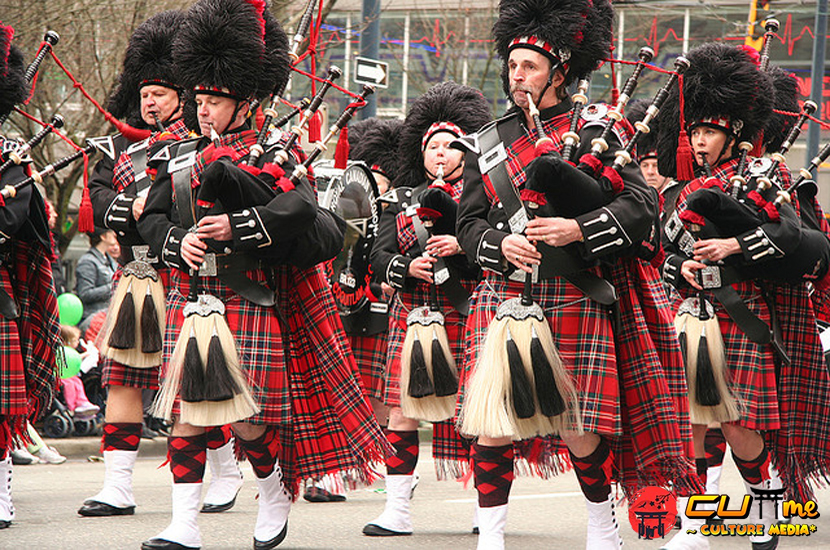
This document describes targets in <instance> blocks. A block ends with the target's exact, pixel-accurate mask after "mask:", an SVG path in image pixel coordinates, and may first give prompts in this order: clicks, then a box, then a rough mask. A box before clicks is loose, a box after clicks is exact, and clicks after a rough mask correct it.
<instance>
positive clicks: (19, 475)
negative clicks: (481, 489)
mask: <svg viewBox="0 0 830 550" xmlns="http://www.w3.org/2000/svg"><path fill="white" fill-rule="evenodd" d="M80 439H81V440H80V441H79V440H48V442H49V443H50V444H52V445H55V446H56V447H57V448H58V449H59V450H60V451H61V452H63V453H64V454H67V455H69V456H70V458H69V460H68V461H67V462H66V463H64V464H60V465H43V464H40V465H32V466H18V467H15V470H14V481H13V495H14V502H15V506H16V508H17V518H16V520H15V522H14V523H13V524H12V526H11V527H10V528H9V529H5V530H2V531H0V549H27V550H39V549H55V550H58V549H69V550H76V549H78V550H81V549H83V550H87V549H88V550H98V549H107V550H109V549H134V550H137V549H138V548H139V546H140V542H141V541H142V540H145V539H147V538H150V537H152V536H153V535H155V534H157V533H158V532H160V531H161V530H162V529H163V528H164V527H165V526H166V525H167V523H168V521H169V519H170V473H169V469H168V467H167V466H164V467H161V464H162V461H163V460H164V458H163V454H164V448H165V447H164V440H163V439H162V438H159V439H157V440H155V441H147V440H142V443H141V445H142V447H141V448H142V451H141V454H142V456H141V457H140V458H139V460H138V462H137V464H136V469H135V483H134V485H135V494H136V500H137V501H138V504H139V506H138V508H137V509H136V514H135V515H134V516H126V517H117V518H82V517H80V516H78V515H77V514H76V511H77V509H78V507H79V506H80V505H81V503H82V501H83V500H84V499H85V498H88V497H90V496H92V495H94V494H95V493H97V492H98V490H99V488H100V485H101V483H102V480H103V475H104V466H103V464H102V463H101V462H90V461H88V460H87V459H86V456H88V455H94V454H97V448H98V441H97V440H96V439H94V438H80ZM724 470H725V471H724V476H723V482H722V487H723V488H724V489H725V490H726V492H728V493H729V494H730V495H732V497H733V501H734V499H736V498H738V497H739V496H740V495H742V494H743V486H742V484H741V482H740V479H739V476H738V472H737V470H736V469H735V467H734V465H733V464H732V463H731V461H728V462H727V465H726V467H725V469H724ZM243 471H244V472H245V485H244V487H243V488H242V491H241V493H240V495H239V498H238V499H237V504H236V506H235V507H234V508H233V509H232V510H230V511H229V512H225V513H223V514H210V515H206V514H202V515H201V516H200V518H199V524H200V527H201V530H202V539H203V545H204V546H203V548H205V549H217V550H219V549H246V548H251V547H252V535H253V526H254V522H255V520H256V510H257V503H256V499H255V497H256V484H255V482H254V477H253V473H252V471H251V469H250V467H249V466H248V465H247V464H245V465H243ZM418 471H419V472H420V474H421V483H420V485H419V486H418V489H417V491H416V493H415V497H414V499H413V501H412V513H413V519H414V524H415V534H414V535H413V536H410V537H396V538H393V539H390V538H369V537H365V536H363V535H362V534H361V529H362V527H363V525H364V524H365V523H366V522H368V521H370V520H372V519H374V518H375V517H376V516H377V515H379V514H380V512H381V511H382V509H383V504H384V500H385V497H384V495H382V494H380V493H378V492H376V491H374V490H373V489H377V488H380V487H383V482H382V481H381V482H378V483H376V484H375V486H374V487H373V488H371V489H366V488H362V489H358V490H356V491H353V492H350V493H349V495H348V500H347V501H346V502H343V503H322V504H321V503H318V504H311V503H308V502H305V501H303V500H302V499H301V500H299V501H298V502H297V503H296V504H295V505H294V507H293V509H292V511H291V516H290V520H289V530H288V537H287V538H286V540H285V541H284V542H283V544H282V545H280V549H282V548H292V549H311V548H315V549H318V548H332V549H334V548H336V549H358V548H361V549H362V548H370V549H393V550H398V549H400V550H410V549H412V550H415V549H417V550H424V549H425V548H430V549H444V548H446V549H453V550H456V549H458V550H461V549H471V550H472V549H474V548H475V545H476V536H475V535H473V534H471V526H472V516H473V507H474V500H473V499H474V498H475V492H474V491H473V489H472V488H469V489H465V488H464V487H463V485H462V484H461V483H457V482H453V481H444V482H437V481H436V480H435V475H434V473H433V462H432V460H431V458H430V448H429V446H428V445H426V444H423V443H422V445H421V460H420V462H419V465H418ZM827 503H830V490H827V489H824V490H820V491H819V493H818V506H819V511H820V512H823V513H822V515H821V517H819V518H818V519H817V520H815V521H814V522H811V523H815V524H816V525H817V526H818V529H817V531H816V532H815V533H813V534H811V535H810V536H808V537H805V536H801V537H790V538H782V542H781V544H780V546H779V548H782V549H802V548H803V549H807V548H809V549H811V550H814V549H815V550H818V549H830V510H828V511H824V506H825V505H826V506H828V507H830V504H827ZM620 511H621V519H622V520H623V523H622V525H623V530H622V532H623V538H624V539H625V544H626V548H629V549H638V548H643V549H647V550H651V549H655V550H656V549H657V548H659V547H660V546H661V543H662V542H663V541H644V540H638V539H637V534H636V532H635V531H634V530H633V529H632V528H631V527H630V526H629V525H628V523H627V522H626V521H625V519H626V518H627V508H623V509H621V510H620ZM586 521H587V516H586V512H585V507H584V504H583V500H582V496H581V493H580V492H579V487H578V484H577V482H576V479H575V477H574V475H573V474H572V473H567V474H563V475H561V476H558V477H556V478H554V479H552V480H547V481H544V480H539V479H535V478H518V479H517V480H516V482H515V483H514V485H513V491H512V494H511V501H510V514H509V518H508V523H507V532H506V533H507V535H506V543H507V548H516V549H522V550H524V549H558V548H563V549H568V550H580V549H582V548H585V525H586ZM803 523H807V522H806V521H804V522H803ZM672 534H673V533H672ZM711 547H712V549H714V550H718V549H725V550H727V549H728V550H731V549H749V548H750V544H749V542H748V540H747V539H742V538H732V537H718V538H713V540H712V544H711Z"/></svg>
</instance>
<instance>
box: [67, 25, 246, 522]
mask: <svg viewBox="0 0 830 550" xmlns="http://www.w3.org/2000/svg"><path fill="white" fill-rule="evenodd" d="M183 19H184V14H183V13H182V12H179V11H175V10H170V11H165V12H162V13H159V14H157V15H154V16H153V17H151V18H149V19H148V20H147V21H145V22H144V23H142V24H141V25H139V26H138V27H137V28H136V30H135V32H133V35H132V36H131V37H130V42H129V44H128V45H127V52H126V54H125V56H124V70H123V71H122V73H121V75H120V77H119V83H118V87H117V89H116V90H115V92H114V93H113V96H112V98H110V101H109V105H108V108H109V111H110V113H112V114H113V116H115V117H116V118H119V119H122V120H125V121H126V122H128V123H129V124H132V125H134V126H136V127H140V128H149V129H150V130H151V131H152V134H151V135H150V137H149V138H147V139H145V140H143V141H141V142H138V143H132V142H130V141H129V140H127V139H126V138H125V137H123V136H122V135H120V134H116V135H113V136H107V137H104V138H96V139H94V140H92V142H93V143H95V144H96V145H97V146H98V148H99V150H101V151H102V152H103V153H104V158H103V159H102V160H100V161H99V162H98V163H97V164H96V165H95V169H94V171H93V174H92V177H91V178H90V180H89V194H90V199H91V200H92V207H93V212H94V218H95V225H96V226H98V227H103V228H107V229H112V230H114V231H115V232H116V235H117V236H118V242H119V244H120V245H121V257H120V258H119V263H120V265H121V267H122V268H123V267H124V266H126V265H128V264H130V262H132V261H134V260H138V261H139V262H144V261H146V262H148V263H149V264H151V268H152V269H153V270H154V271H155V273H156V274H157V276H158V277H159V278H160V280H161V281H162V283H163V284H164V283H166V282H167V280H168V275H169V270H168V269H167V267H166V266H164V264H162V263H160V262H158V260H157V259H155V258H152V257H151V256H149V255H148V253H149V247H148V246H147V245H146V243H144V241H143V240H142V239H141V236H140V235H139V234H138V229H137V228H136V220H137V219H138V218H139V217H141V213H142V211H143V209H144V202H145V200H146V198H147V192H148V191H149V189H150V184H151V182H152V178H151V174H152V173H151V172H148V171H147V154H148V151H149V150H150V149H151V148H152V146H153V144H154V143H156V142H157V141H159V140H160V139H161V140H165V139H184V138H186V137H187V136H188V130H187V127H186V126H185V123H184V120H183V118H182V104H183V100H184V97H183V89H182V87H181V86H179V85H178V84H176V81H177V78H176V75H175V68H174V67H173V59H172V53H171V49H172V45H173V39H174V38H175V35H176V32H177V30H178V26H179V25H180V24H181V22H182V21H183ZM135 265H138V264H132V266H135ZM132 266H131V268H132ZM131 268H130V269H131ZM128 272H130V270H129V269H128ZM121 274H122V272H121V271H119V273H118V276H117V278H118V279H120V278H121ZM131 294H135V293H131ZM143 299H144V296H140V297H139V300H142V301H143ZM123 305H124V303H123V297H122V299H121V300H118V301H113V303H112V304H111V306H110V309H109V310H108V319H107V321H105V326H107V327H108V330H106V331H104V332H105V333H106V334H107V335H110V334H111V333H112V331H113V330H116V329H115V328H114V327H112V325H113V324H114V323H116V322H117V316H118V313H119V311H120V310H121V307H122V306H123ZM159 315H161V316H163V315H164V312H163V311H161V312H159ZM162 318H163V317H162ZM122 322H123V320H122ZM127 330H133V327H132V326H130V327H128V329H127ZM102 336H103V335H102ZM104 344H106V345H103V346H101V347H102V348H103V350H104V351H105V355H104V358H103V360H102V363H103V377H102V385H103V386H104V387H107V389H108V391H107V407H106V417H105V423H104V427H103V432H104V433H103V437H102V440H103V441H102V448H103V453H104V465H105V468H106V473H105V476H104V487H103V489H102V490H101V491H100V492H99V493H98V494H97V495H95V496H94V497H91V498H89V499H87V500H86V501H84V504H83V506H81V508H80V509H79V510H78V513H79V514H80V515H82V516H88V517H94V516H118V515H130V514H133V513H134V511H135V499H134V496H133V490H132V470H133V466H134V465H135V460H136V457H137V456H138V447H139V442H140V440H141V433H142V420H143V417H144V409H143V399H142V394H143V391H144V390H156V389H158V376H159V368H158V367H159V365H160V364H161V354H160V353H158V352H160V351H161V350H160V348H159V349H158V350H157V351H154V352H153V353H151V354H145V353H142V352H141V351H140V350H136V349H131V350H125V349H118V350H117V352H116V353H112V352H113V351H114V350H115V348H111V347H110V346H109V345H108V344H109V342H104ZM140 344H141V342H138V343H137V345H138V346H140ZM107 355H114V356H115V358H114V357H107ZM127 362H129V363H130V364H127ZM228 435H229V431H228V430H227V429H225V430H224V431H223V430H222V429H216V430H214V431H213V432H212V433H211V438H210V440H211V442H212V444H211V447H210V450H209V451H208V461H209V463H210V465H211V470H212V472H213V474H214V475H213V477H212V478H211V484H210V487H209V489H208V492H207V494H206V495H205V502H204V509H203V511H223V510H227V509H230V507H231V506H233V503H234V500H235V498H236V494H237V492H238V491H239V489H240V488H241V486H242V474H241V472H240V470H239V467H238V466H237V464H236V459H235V458H234V456H233V444H232V442H231V441H230V440H229V437H228Z"/></svg>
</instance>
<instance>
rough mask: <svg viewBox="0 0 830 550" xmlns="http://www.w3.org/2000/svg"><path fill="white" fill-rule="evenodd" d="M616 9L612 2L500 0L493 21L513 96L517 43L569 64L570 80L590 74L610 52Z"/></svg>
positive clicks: (504, 78) (506, 88)
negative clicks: (511, 63)
mask: <svg viewBox="0 0 830 550" xmlns="http://www.w3.org/2000/svg"><path fill="white" fill-rule="evenodd" d="M613 22H614V9H613V8H612V7H611V2H610V1H609V0H501V1H500V2H499V18H498V20H496V23H495V24H494V25H493V36H494V37H495V39H496V52H497V53H498V54H499V57H501V59H502V74H501V76H502V84H503V85H504V91H505V93H506V94H508V95H509V91H510V83H509V80H508V72H507V60H508V58H509V57H510V51H511V50H512V49H513V48H516V47H525V48H531V49H534V50H536V51H538V52H540V53H542V54H544V55H546V56H548V57H549V58H551V59H552V60H554V61H557V60H558V61H561V62H562V63H563V64H564V65H565V67H566V68H567V72H566V75H565V84H570V83H571V82H573V81H574V80H576V79H579V78H585V77H586V76H588V75H589V74H590V73H591V72H592V71H593V70H595V69H596V68H597V66H598V65H599V63H600V61H601V60H602V59H605V58H606V57H608V56H609V55H610V52H611V38H612V35H611V27H612V24H613Z"/></svg>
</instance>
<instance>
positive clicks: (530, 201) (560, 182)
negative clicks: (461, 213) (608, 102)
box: [522, 48, 689, 276]
mask: <svg viewBox="0 0 830 550" xmlns="http://www.w3.org/2000/svg"><path fill="white" fill-rule="evenodd" d="M652 55H653V53H652V52H651V50H650V49H649V48H643V49H641V50H640V61H639V62H638V64H637V66H636V67H635V71H634V73H633V74H632V75H631V76H630V77H629V79H628V81H627V82H626V84H625V86H624V88H623V91H622V93H621V94H620V99H619V101H618V102H617V104H616V105H615V107H614V108H613V109H612V110H611V111H609V113H608V121H606V123H605V126H604V127H603V129H602V133H601V135H600V136H599V137H598V138H595V139H594V140H592V147H591V152H590V153H587V154H585V155H583V156H582V157H581V158H580V159H579V161H578V164H577V165H574V163H573V162H572V161H571V158H570V157H571V155H572V151H573V150H574V149H575V147H576V146H578V145H579V141H580V137H579V135H578V134H577V133H576V132H575V130H576V128H577V122H578V120H577V119H578V118H579V113H580V112H581V110H582V108H583V103H584V102H585V97H584V94H583V93H582V91H581V90H580V91H578V92H577V94H576V95H574V111H573V115H574V118H573V119H572V121H571V129H570V130H569V131H568V132H566V133H565V134H563V141H564V143H565V146H564V147H563V152H562V155H559V154H557V153H555V152H552V151H550V146H549V145H547V144H546V139H545V138H543V139H541V140H540V144H541V146H540V147H537V154H539V157H538V158H537V159H535V160H534V161H533V162H531V163H530V165H528V169H527V175H528V178H527V183H526V184H525V189H524V190H523V191H522V198H523V200H525V203H526V204H527V206H528V207H529V208H530V209H531V210H533V211H534V212H535V215H537V216H543V217H548V216H562V217H565V218H575V217H577V216H579V215H582V214H585V213H587V212H590V211H591V210H595V209H597V208H600V207H602V206H604V205H606V204H608V203H609V202H610V201H611V200H613V199H614V197H615V195H616V194H617V193H619V192H620V191H621V190H622V189H623V186H624V184H623V180H622V177H621V172H622V170H623V169H624V168H625V167H626V166H627V165H628V164H629V163H630V162H631V160H632V155H633V151H634V150H635V147H636V145H637V143H638V141H639V140H640V137H641V136H643V135H645V134H648V133H649V132H651V128H650V126H649V124H650V123H651V121H653V120H654V118H655V117H656V116H657V114H658V113H659V111H660V108H661V107H662V105H663V103H664V102H665V100H666V98H667V97H668V95H669V91H670V90H671V88H672V87H673V86H674V85H675V83H676V82H677V80H678V78H679V76H680V75H682V74H683V72H685V70H686V69H687V68H688V67H689V62H688V60H687V59H686V58H685V57H683V56H680V57H678V58H677V59H676V60H675V61H674V71H673V72H671V73H670V76H669V78H668V80H667V81H666V82H665V84H664V85H663V87H662V88H661V89H660V90H659V91H658V92H657V93H656V94H655V96H654V97H653V98H652V101H651V103H650V104H649V107H648V109H647V111H646V114H645V117H644V118H643V120H642V121H639V122H637V123H635V128H636V131H635V133H634V135H633V137H632V138H631V139H630V140H629V142H628V143H627V145H626V147H625V148H624V149H621V150H619V151H617V152H616V153H615V160H614V164H613V165H612V166H604V165H603V164H602V162H601V161H600V156H601V155H602V154H603V153H604V152H605V151H606V150H607V149H608V139H609V137H610V135H611V131H612V129H613V126H614V124H615V123H616V121H618V120H621V118H622V116H621V114H620V113H622V111H623V109H624V107H625V104H626V102H627V101H628V98H630V96H631V94H633V92H634V89H635V88H636V84H637V79H638V77H639V74H640V70H641V68H642V67H644V66H645V64H646V63H648V61H649V60H650V59H651V56H652ZM537 112H538V111H537ZM536 126H537V132H540V131H541V121H540V122H538V123H536ZM539 135H542V134H539ZM547 141H550V140H549V138H548V139H547ZM659 223H660V222H659V219H657V218H655V220H654V225H655V230H654V231H652V238H651V241H653V242H648V243H646V242H643V243H640V244H638V245H637V250H636V254H637V255H638V256H640V257H643V258H644V259H647V260H650V259H652V257H654V255H655V254H656V252H657V250H658V249H659V244H658V243H657V242H656V241H657V239H659V234H660V232H659ZM539 248H540V250H541V251H542V252H543V256H544V255H545V253H547V254H550V253H551V248H552V247H549V246H548V245H546V244H544V243H540V244H539ZM566 248H567V247H566ZM545 264H546V262H545V261H544V260H543V265H542V266H541V268H540V269H542V271H541V275H542V276H544V273H545V271H546V270H545Z"/></svg>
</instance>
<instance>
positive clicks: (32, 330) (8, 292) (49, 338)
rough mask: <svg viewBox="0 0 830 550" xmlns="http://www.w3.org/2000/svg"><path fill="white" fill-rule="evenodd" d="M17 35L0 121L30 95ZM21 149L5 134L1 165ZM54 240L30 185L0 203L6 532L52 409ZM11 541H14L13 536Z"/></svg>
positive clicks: (0, 40)
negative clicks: (15, 471) (16, 460)
mask: <svg viewBox="0 0 830 550" xmlns="http://www.w3.org/2000/svg"><path fill="white" fill-rule="evenodd" d="M13 36H14V29H12V28H11V27H10V26H5V25H3V24H2V23H0V74H3V77H2V78H0V117H3V118H5V117H6V116H7V115H8V114H9V113H11V112H12V109H13V108H14V106H15V105H16V104H18V103H21V102H23V101H24V100H25V99H26V98H27V97H28V93H29V85H28V83H27V81H26V78H25V76H24V74H25V71H26V67H25V65H24V63H23V54H22V53H21V51H20V50H19V49H18V48H17V47H16V46H14V45H13V44H12V43H11V42H12V37H13ZM19 146H20V144H19V143H18V142H17V141H15V140H12V139H8V138H6V137H4V136H3V135H2V134H0V164H2V163H4V162H5V161H6V160H8V159H9V155H10V154H13V153H14V152H15V151H16V150H17V149H18V147H19ZM30 165H31V159H29V158H28V157H24V158H23V162H21V163H19V164H12V165H11V167H10V168H9V169H8V170H7V171H6V172H5V173H3V175H2V186H3V187H4V188H6V187H7V186H13V185H14V184H15V183H17V182H20V181H21V180H23V179H25V178H26V177H27V175H28V173H29V171H30V170H31V166H30ZM51 259H52V241H51V238H50V234H49V224H48V217H47V215H46V207H45V205H44V201H43V197H42V196H41V194H40V191H38V189H37V187H35V185H33V184H31V185H27V186H25V187H23V188H22V189H20V190H18V191H17V193H16V195H15V196H12V197H8V198H6V199H5V200H4V201H3V202H2V204H0V529H6V528H8V527H9V526H10V525H11V523H12V520H13V519H14V517H15V510H14V505H13V503H12V495H11V487H12V459H11V455H10V451H11V450H12V449H14V446H15V437H18V438H21V439H23V440H28V437H29V436H28V435H27V430H26V425H27V423H28V422H29V421H30V420H31V421H32V422H34V421H35V420H36V419H37V418H38V417H39V416H40V414H41V413H42V412H44V410H45V408H46V407H49V406H50V405H51V403H52V399H53V397H54V395H55V390H56V388H57V386H56V365H57V364H58V353H57V350H58V348H59V346H60V343H61V342H60V325H59V324H58V302H57V299H56V296H55V287H54V284H53V283H52V270H51V264H50V262H51ZM7 536H8V535H7Z"/></svg>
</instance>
